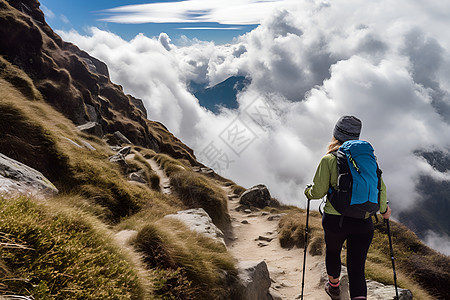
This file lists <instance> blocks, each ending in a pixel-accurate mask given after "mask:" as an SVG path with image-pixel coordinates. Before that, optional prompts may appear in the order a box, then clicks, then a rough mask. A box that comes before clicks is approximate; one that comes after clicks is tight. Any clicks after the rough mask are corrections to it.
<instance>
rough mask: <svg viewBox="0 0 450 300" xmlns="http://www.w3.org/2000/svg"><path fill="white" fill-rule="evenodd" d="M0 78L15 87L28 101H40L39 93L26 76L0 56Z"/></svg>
mask: <svg viewBox="0 0 450 300" xmlns="http://www.w3.org/2000/svg"><path fill="white" fill-rule="evenodd" d="M0 77H1V78H4V79H5V80H6V81H8V82H9V83H11V84H12V85H13V86H15V87H16V88H17V89H18V90H19V91H20V92H21V93H22V94H23V96H25V97H26V98H27V99H29V100H42V95H41V93H40V92H39V91H38V90H37V89H36V87H35V86H34V84H33V81H32V80H31V78H30V77H28V75H27V74H26V73H25V72H24V71H22V70H21V69H19V68H18V67H16V66H14V65H13V64H11V63H10V62H9V61H7V60H6V59H4V58H3V56H0Z"/></svg>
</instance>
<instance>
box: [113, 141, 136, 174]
mask: <svg viewBox="0 0 450 300" xmlns="http://www.w3.org/2000/svg"><path fill="white" fill-rule="evenodd" d="M130 152H131V146H126V147H123V148H120V150H119V151H118V152H117V154H114V155H113V156H111V157H110V158H109V161H110V162H114V163H118V164H119V165H120V166H121V167H122V168H123V169H124V170H128V163H127V161H126V159H125V157H126V156H127V155H128V154H130Z"/></svg>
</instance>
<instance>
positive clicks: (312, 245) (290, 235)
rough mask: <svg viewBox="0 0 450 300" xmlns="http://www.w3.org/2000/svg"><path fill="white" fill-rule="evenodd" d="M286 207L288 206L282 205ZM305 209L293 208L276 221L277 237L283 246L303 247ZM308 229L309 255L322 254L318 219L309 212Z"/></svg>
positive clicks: (321, 232)
mask: <svg viewBox="0 0 450 300" xmlns="http://www.w3.org/2000/svg"><path fill="white" fill-rule="evenodd" d="M284 209H288V207H284ZM305 226H306V211H304V210H299V209H293V211H290V212H288V213H287V214H286V215H285V216H283V217H282V218H281V220H280V222H279V223H278V239H279V241H280V245H281V247H283V248H292V247H298V248H303V247H305ZM308 227H309V231H308V241H309V244H308V249H309V253H310V254H311V255H322V253H323V248H324V244H325V242H324V239H323V230H322V227H321V223H320V219H318V218H317V216H316V215H315V213H314V212H310V219H309V226H308Z"/></svg>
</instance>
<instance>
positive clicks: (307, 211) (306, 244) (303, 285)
mask: <svg viewBox="0 0 450 300" xmlns="http://www.w3.org/2000/svg"><path fill="white" fill-rule="evenodd" d="M307 187H311V185H310V184H309V185H308V186H307ZM306 199H307V201H308V203H307V205H306V227H305V251H304V252H303V275H302V294H301V298H300V299H301V300H303V290H304V287H305V266H306V248H307V247H308V220H309V202H310V201H311V200H310V199H308V198H306Z"/></svg>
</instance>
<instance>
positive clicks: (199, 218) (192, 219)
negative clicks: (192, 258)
mask: <svg viewBox="0 0 450 300" xmlns="http://www.w3.org/2000/svg"><path fill="white" fill-rule="evenodd" d="M165 218H173V219H177V220H180V221H181V222H183V223H184V224H186V226H187V227H189V229H191V230H192V231H195V232H198V233H200V234H203V235H205V236H207V237H210V238H212V239H213V240H216V241H218V242H219V243H221V244H223V245H225V241H224V234H223V232H222V231H221V230H220V229H219V228H218V227H217V226H216V225H215V224H214V223H213V221H212V219H211V217H210V216H209V215H208V213H207V212H206V211H205V210H204V209H203V208H193V209H188V210H182V211H179V212H177V214H172V215H167V216H165Z"/></svg>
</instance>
